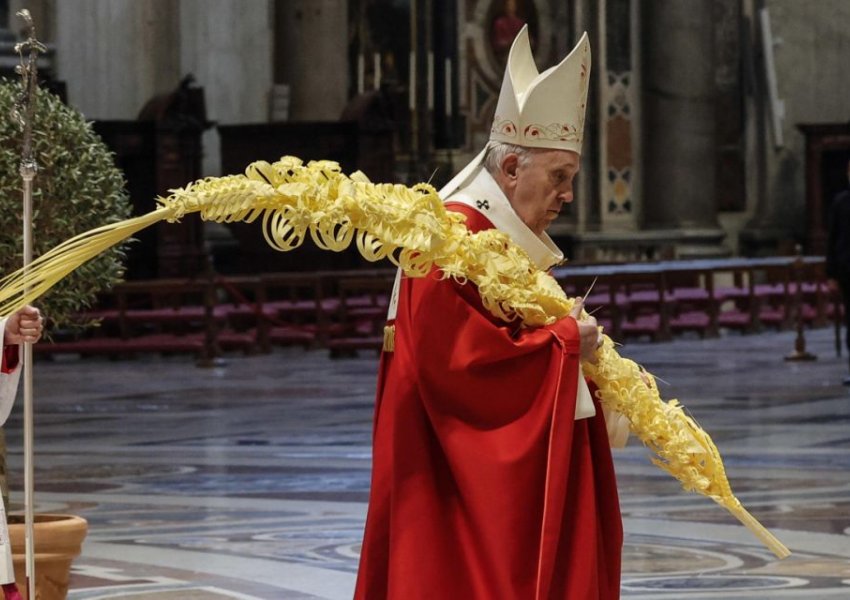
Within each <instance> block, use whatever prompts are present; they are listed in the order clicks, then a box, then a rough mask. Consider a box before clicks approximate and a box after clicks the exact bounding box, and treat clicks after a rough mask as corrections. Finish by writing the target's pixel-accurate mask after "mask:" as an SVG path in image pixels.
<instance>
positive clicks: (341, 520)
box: [0, 0, 850, 600]
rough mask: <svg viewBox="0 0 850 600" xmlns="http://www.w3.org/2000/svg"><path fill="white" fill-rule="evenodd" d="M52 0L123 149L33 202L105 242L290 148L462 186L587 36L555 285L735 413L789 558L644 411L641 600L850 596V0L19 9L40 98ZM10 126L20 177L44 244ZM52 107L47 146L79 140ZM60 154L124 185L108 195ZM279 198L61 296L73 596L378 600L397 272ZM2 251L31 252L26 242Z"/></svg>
mask: <svg viewBox="0 0 850 600" xmlns="http://www.w3.org/2000/svg"><path fill="white" fill-rule="evenodd" d="M24 8H26V9H27V10H29V12H30V14H31V16H32V19H33V22H34V23H35V25H36V28H37V29H36V33H37V36H38V39H39V40H40V41H42V42H43V43H44V48H43V51H42V52H41V53H40V56H39V58H38V60H37V64H38V73H39V78H38V86H39V87H40V92H39V93H42V94H50V95H51V98H53V97H55V98H56V99H57V106H58V107H59V108H56V109H55V110H57V111H58V110H66V111H69V113H73V114H74V115H78V116H79V122H80V123H84V124H85V125H81V126H80V127H81V128H82V129H85V130H86V133H85V135H87V136H89V135H90V136H93V138H92V139H94V140H96V141H95V142H92V143H96V144H97V145H98V147H99V148H103V152H104V154H103V155H104V156H108V161H107V162H108V163H109V165H108V167H102V165H101V164H100V163H97V164H95V163H87V162H85V161H87V160H89V154H90V153H88V152H82V151H80V149H79V147H75V146H70V147H68V148H65V149H64V150H65V151H66V152H67V154H63V155H61V156H66V157H67V156H71V157H72V159H69V164H70V163H73V164H74V165H76V167H74V168H70V167H68V166H67V165H66V164H65V163H63V162H62V160H65V159H62V160H54V159H52V158H50V157H51V156H53V154H51V153H49V152H47V153H46V154H45V156H46V158H43V159H41V160H42V161H43V163H44V164H42V165H41V167H42V168H41V170H40V171H39V173H38V174H37V175H36V179H35V186H36V197H35V200H36V202H39V201H45V202H46V201H47V200H48V199H49V200H51V201H53V200H55V202H54V206H53V207H52V208H50V209H48V208H46V207H45V208H43V209H42V208H39V206H38V205H37V206H36V213H37V215H36V218H37V219H38V213H39V212H41V214H42V215H49V216H47V217H42V219H47V220H51V219H52V220H53V221H56V222H62V223H65V221H68V227H69V229H68V230H67V231H69V232H73V233H78V232H80V231H82V230H85V229H88V228H89V227H94V226H95V224H97V223H99V221H98V219H99V215H103V218H104V219H107V218H108V219H109V220H110V221H111V222H114V221H117V220H120V219H122V218H127V217H141V216H143V215H146V214H148V213H150V212H151V211H153V210H155V209H156V208H157V200H156V199H157V198H160V199H161V198H165V197H168V196H169V194H171V193H173V191H174V190H176V189H179V188H183V187H184V186H187V185H188V184H190V183H191V182H193V181H197V180H200V179H203V178H208V177H222V176H227V175H237V174H241V173H243V172H245V171H246V168H247V167H248V166H249V165H250V164H251V163H254V162H255V161H269V162H274V161H276V160H279V159H280V158H281V157H283V156H295V157H298V158H300V159H302V160H304V161H305V162H306V161H319V160H329V161H333V162H334V163H336V164H337V165H338V167H339V170H340V171H341V172H342V173H346V174H351V173H355V172H361V173H362V174H363V176H365V177H367V178H368V179H369V180H370V181H372V182H376V183H393V184H403V185H407V186H413V185H415V184H419V183H421V182H428V183H429V184H431V185H433V186H434V187H435V188H439V187H440V186H442V185H443V184H445V183H446V182H447V181H448V180H449V179H451V177H452V176H453V175H454V174H455V173H456V172H457V171H458V170H459V169H461V168H462V167H463V166H464V165H465V164H466V163H467V162H468V161H469V160H470V159H471V158H472V157H473V156H475V155H476V154H477V153H478V152H479V151H480V150H481V149H482V148H483V147H484V145H485V144H486V143H487V141H488V136H489V135H490V132H491V123H492V121H493V117H494V111H495V109H496V104H497V101H498V98H499V93H500V86H501V85H502V78H503V73H504V71H505V67H506V61H507V57H508V51H509V48H510V46H511V43H512V41H513V39H514V37H515V35H516V34H517V32H518V31H520V29H521V28H522V27H524V26H527V28H528V32H529V37H530V43H531V48H532V51H533V54H534V59H535V61H536V65H537V67H538V68H539V70H540V71H544V70H545V69H548V68H549V67H552V66H553V65H556V64H558V62H559V61H560V60H561V59H562V58H563V57H564V56H565V55H566V54H567V53H568V52H569V51H570V49H571V48H573V46H574V45H575V44H576V42H577V41H578V40H579V39H580V38H581V36H582V34H583V33H584V32H587V34H588V36H589V40H590V46H591V48H592V67H591V69H590V84H589V93H588V101H587V112H586V119H585V121H584V141H583V144H582V154H581V169H580V172H579V175H578V176H577V179H576V183H575V198H574V200H573V201H572V202H571V203H570V204H568V205H567V206H566V207H565V209H564V210H563V211H562V212H561V213H560V215H559V216H558V217H557V219H556V220H555V221H554V222H553V223H552V225H551V227H550V228H549V230H548V233H549V234H550V235H551V237H552V239H553V240H554V241H555V243H556V244H557V245H558V246H559V247H560V248H561V250H562V251H563V253H564V255H565V257H566V261H565V262H564V264H561V265H558V266H557V267H556V268H554V269H553V270H552V271H551V275H552V277H553V278H554V281H555V282H556V283H557V284H558V286H559V287H560V288H561V289H563V291H564V292H565V293H566V295H567V296H569V297H581V296H586V298H587V307H588V310H591V309H592V310H593V314H594V315H595V317H596V318H597V319H598V322H599V324H600V325H601V326H602V327H603V328H604V331H605V332H606V333H607V334H608V335H610V336H611V338H612V339H613V340H614V341H615V343H616V344H617V345H618V346H617V348H618V351H619V352H620V354H622V355H623V356H625V357H627V358H631V359H633V360H635V361H636V362H638V363H640V364H641V365H642V366H644V367H645V368H646V369H647V370H648V371H650V372H652V373H653V374H654V375H655V376H656V377H657V378H658V381H659V382H661V387H660V392H661V396H662V397H663V398H664V399H665V400H671V399H678V400H679V401H680V402H681V403H682V404H683V405H684V406H685V407H686V411H687V414H688V415H690V416H691V417H692V418H693V419H694V420H695V421H696V422H698V423H699V424H700V426H702V427H703V428H704V429H705V430H706V431H707V432H709V433H710V434H711V436H712V438H713V440H714V442H715V443H716V445H717V447H718V449H719V451H720V454H721V455H722V457H723V459H724V464H725V469H726V473H727V475H728V478H729V482H730V484H731V486H732V489H733V491H734V492H735V493H736V495H737V497H738V498H739V499H740V500H741V502H742V503H743V504H744V506H745V507H746V508H747V509H748V510H749V511H750V513H752V514H753V516H755V517H756V518H757V519H758V520H759V521H761V523H762V524H763V525H765V526H766V527H767V528H768V529H769V530H770V531H771V532H772V533H773V534H774V535H775V536H776V537H777V538H778V539H779V540H781V541H782V542H783V543H784V544H785V545H786V546H787V547H788V548H789V549H790V551H791V555H790V557H788V558H784V559H780V558H778V557H777V556H775V555H774V554H773V553H771V551H770V550H769V549H768V548H767V547H765V545H763V544H762V543H761V542H760V541H759V539H758V538H757V537H755V536H754V535H753V534H752V533H751V532H750V531H748V529H747V528H746V527H745V526H744V525H742V524H741V523H740V522H739V521H738V520H736V519H735V518H734V517H733V516H732V515H731V514H729V513H728V512H727V511H725V510H724V509H723V508H722V507H721V506H719V505H718V504H716V503H714V502H712V501H711V499H709V498H706V497H704V496H701V495H699V494H696V493H693V492H687V491H684V490H683V489H681V486H680V485H679V484H678V483H677V482H676V481H675V480H674V479H672V478H671V477H670V476H669V475H667V474H665V473H664V472H662V471H661V470H659V469H658V468H656V466H654V465H653V464H652V462H651V460H650V459H651V456H650V452H649V450H648V449H647V448H646V447H645V446H644V444H643V443H641V441H640V440H639V439H637V437H636V436H635V435H632V436H631V438H630V440H629V442H628V444H627V446H626V447H625V448H623V449H618V450H615V451H614V462H615V470H616V476H617V485H618V490H619V501H620V507H621V511H622V515H623V525H624V530H625V543H624V549H623V567H622V584H621V597H622V598H629V599H647V600H648V599H661V600H663V599H671V600H673V599H677V600H678V599H682V598H688V599H690V598H694V599H704V600H715V599H716V600H720V599H721V598H722V599H730V598H731V599H739V598H740V599H764V600H768V599H770V600H774V599H782V598H800V599H803V598H805V599H807V600H821V599H823V600H829V599H833V598H834V599H839V598H847V597H850V537H848V536H850V517H848V515H850V434H848V428H847V425H848V422H850V397H849V396H848V393H849V392H848V390H850V387H847V386H846V385H844V384H846V383H847V382H846V381H845V378H846V376H847V375H848V357H847V354H848V353H850V351H848V350H847V348H848V346H847V345H846V336H847V335H850V332H848V331H846V330H845V329H844V324H845V319H844V311H845V309H844V307H843V306H842V303H841V300H840V295H839V294H837V292H836V290H835V288H834V286H832V285H831V284H830V282H829V281H828V277H827V273H826V270H825V268H826V263H825V259H824V254H825V252H826V247H827V239H828V231H829V228H830V226H831V225H832V224H831V223H830V222H829V212H828V209H829V205H830V202H831V200H832V198H833V197H835V196H836V194H838V193H839V192H841V191H842V190H844V189H846V188H847V185H848V181H847V177H848V170H847V165H848V162H850V104H848V102H847V100H846V99H847V98H848V97H850V80H849V79H848V78H847V77H846V56H847V49H848V47H850V28H848V27H847V25H848V24H850V4H848V3H847V2H846V1H845V0H820V1H819V2H817V3H809V2H801V1H799V0H252V1H251V2H244V1H242V2H240V1H238V0H0V78H2V79H5V81H3V82H0V104H2V103H3V102H4V100H3V98H4V97H6V96H8V97H9V98H11V97H12V95H11V92H9V93H7V92H4V91H3V88H4V86H8V89H15V90H17V89H18V87H17V86H20V79H21V78H20V75H19V73H16V71H15V68H16V66H18V65H19V64H21V61H22V60H25V57H22V56H21V55H20V53H19V52H18V50H17V49H16V44H18V43H20V42H21V41H24V40H26V38H27V36H28V35H30V34H31V31H28V30H27V29H26V27H25V23H23V22H22V20H21V19H20V18H19V17H18V16H16V13H18V11H20V10H21V9H24ZM15 93H17V92H15ZM51 106H52V105H51ZM63 107H64V108H63ZM51 110H53V109H51ZM8 121H9V123H7V124H6V125H2V127H0V134H1V135H0V165H2V169H3V170H4V171H5V172H4V173H2V174H0V190H2V194H0V197H6V198H8V200H6V201H7V203H8V206H7V210H6V211H4V212H6V213H7V215H8V216H7V217H6V219H7V220H6V222H4V225H5V227H4V228H6V229H9V230H14V231H15V232H17V231H20V227H21V217H20V211H19V209H18V203H19V195H20V185H19V183H18V179H17V178H18V171H17V169H18V163H17V160H18V159H17V156H18V153H19V151H20V150H19V149H20V144H19V142H17V141H16V140H17V136H18V133H17V131H18V130H17V129H15V128H14V127H13V124H12V118H11V117H10V118H9V119H8ZM45 122H46V121H44V120H42V121H39V120H38V119H36V121H35V123H36V124H35V130H34V131H33V135H34V136H35V138H34V139H35V140H36V142H37V143H36V147H37V148H43V147H48V146H51V145H55V146H57V147H59V146H61V145H62V142H60V141H58V140H59V139H60V138H59V137H56V138H55V139H51V138H50V136H51V135H57V136H58V135H59V133H56V132H58V131H59V130H56V129H51V130H49V131H50V132H53V133H47V131H48V130H47V129H46V126H45V125H43V124H44V123H45ZM7 125H8V127H7ZM38 127H45V129H44V132H43V133H42V134H39V129H38ZM39 135H41V136H42V137H41V141H40V142H39V141H38V140H39ZM75 135H76V134H75ZM81 135H82V134H81ZM74 139H76V138H74ZM86 139H89V138H86ZM7 142H8V143H7ZM39 143H40V144H42V146H39V145H38V144H39ZM60 150H62V148H60ZM98 156H100V155H98ZM51 161H53V162H51ZM89 164H91V167H89ZM62 168H65V169H67V170H70V171H75V172H74V174H73V176H74V177H75V178H77V179H72V180H71V181H74V182H76V181H80V180H82V179H85V178H86V174H87V173H91V174H92V176H91V177H90V178H96V179H97V181H99V182H100V181H102V180H103V179H104V177H106V178H108V177H107V176H105V175H104V176H102V175H101V172H100V171H99V170H98V171H89V170H88V169H90V168H91V169H101V168H108V169H111V170H110V171H108V172H109V173H114V174H115V175H114V176H115V177H117V179H116V181H119V182H120V184H119V186H118V188H117V189H115V190H112V191H110V194H114V195H110V196H109V199H108V201H104V202H106V203H100V204H96V205H95V204H92V205H91V206H88V205H86V204H85V202H83V204H80V203H79V202H78V201H77V200H76V199H75V198H73V195H74V194H73V192H67V193H66V192H65V191H64V190H66V189H68V188H69V184H67V183H65V182H64V180H63V179H62V178H61V176H62V172H61V171H62ZM106 172H107V171H104V173H106ZM95 174H96V177H94V175H95ZM109 177H112V175H109ZM54 179H55V181H57V182H59V183H56V184H55V185H54V184H53V183H52V182H53V181H54ZM41 182H43V183H41ZM63 186H64V187H63ZM70 187H73V186H70ZM57 190H58V191H57ZM65 196H68V197H67V198H66V197H65ZM113 198H114V203H119V204H120V207H118V208H116V206H115V204H109V203H112V202H113V200H112V199H113ZM63 201H64V202H67V204H62V203H61V202H63ZM89 219H93V220H92V221H91V224H89V223H90V220H89ZM260 221H261V219H259V220H257V222H253V223H247V222H227V223H224V222H214V221H213V220H206V221H204V220H202V219H200V218H198V217H197V216H195V215H186V216H185V217H184V218H181V219H179V223H164V222H163V223H158V224H156V225H155V226H152V227H150V228H148V229H146V230H142V231H139V232H137V233H135V234H134V236H133V241H132V242H131V243H128V244H126V245H124V246H123V247H122V249H121V250H120V253H119V254H116V255H114V257H113V260H115V261H118V262H115V263H114V265H113V266H112V267H110V269H113V270H114V272H115V274H114V275H113V274H112V273H113V271H109V275H108V276H109V277H110V278H111V279H110V281H109V282H108V285H102V284H101V283H98V286H100V285H102V287H95V286H94V285H93V284H91V285H89V286H88V289H87V292H86V293H87V294H89V295H88V296H87V300H86V301H85V302H82V303H80V304H79V305H76V306H74V307H73V308H72V309H69V308H68V307H67V303H66V301H65V300H64V299H63V300H61V301H54V303H53V304H47V303H46V304H44V308H43V310H44V312H45V313H46V314H47V316H48V317H52V318H53V319H52V321H53V328H52V329H51V331H50V335H49V336H48V339H45V340H43V341H41V342H39V343H38V344H36V345H35V347H34V354H35V359H34V361H33V362H34V364H33V370H34V395H35V399H34V413H35V414H34V421H35V444H34V475H35V484H34V487H35V495H34V508H35V511H36V513H61V514H74V515H79V516H81V517H83V518H84V519H85V520H86V521H87V522H88V533H87V535H86V538H85V541H84V543H83V546H82V549H81V553H80V554H79V556H77V557H76V558H75V559H74V561H73V563H72V565H71V567H70V568H71V571H70V579H69V580H68V581H67V588H68V590H67V598H69V599H71V600H84V599H85V600H95V599H99V600H111V599H115V600H117V599H123V598H126V599H136V600H145V599H148V598H151V599H154V598H156V599H160V598H162V599H174V600H178V599H179V600H184V599H185V600H219V599H220V600H224V599H227V598H235V599H243V600H260V599H268V600H331V599H333V600H336V599H347V598H351V597H352V594H353V591H354V585H355V578H356V574H357V568H358V560H359V556H360V550H361V542H362V539H363V529H364V523H365V516H366V508H367V501H368V497H369V487H370V473H371V466H372V458H373V457H372V436H373V413H374V408H375V391H376V390H375V387H376V377H377V372H378V367H379V356H380V352H381V350H382V348H384V349H386V348H387V346H386V344H387V341H386V337H385V329H384V325H385V323H386V315H387V310H388V306H389V305H390V303H391V299H390V293H391V290H392V287H393V281H394V279H395V275H396V269H395V268H394V267H393V265H392V264H390V262H389V261H386V260H385V261H378V262H370V261H368V260H366V259H364V257H363V255H362V252H358V251H357V249H356V248H355V247H354V245H352V246H351V247H349V248H347V249H344V250H343V251H341V252H328V251H326V250H324V249H322V248H320V246H319V245H318V244H316V243H314V242H313V241H311V240H310V239H306V240H305V241H304V243H303V244H301V245H300V246H299V247H297V248H296V249H293V250H292V251H287V252H280V251H278V250H276V249H274V248H272V247H270V245H269V243H268V239H267V237H266V236H264V229H265V228H266V224H265V223H262V224H261V223H260ZM83 224H86V225H85V226H83ZM40 227H41V228H42V230H44V231H48V230H49V231H50V232H51V233H52V231H53V229H52V228H51V227H48V223H45V221H44V220H43V221H42V225H39V222H38V220H36V224H35V235H36V237H38V235H39V228H40ZM57 231H62V232H63V233H62V237H60V238H59V239H49V240H44V244H45V247H52V246H53V245H55V244H57V243H59V242H60V241H62V240H63V239H64V238H65V237H69V236H70V234H68V235H66V234H65V233H64V232H65V231H66V230H64V229H58V230H57ZM2 243H3V247H4V248H6V249H9V248H13V249H15V250H14V251H11V252H8V254H9V255H10V257H9V259H8V260H7V262H6V263H3V268H4V269H9V270H10V271H11V270H14V269H16V268H18V265H19V264H20V260H21V252H20V250H17V249H16V248H17V247H18V246H19V245H20V243H21V242H20V237H19V235H18V234H15V235H14V236H12V235H11V234H10V235H7V238H4V239H2ZM12 258H14V259H15V260H17V261H18V262H17V263H15V262H13V261H12ZM104 272H105V271H104ZM104 277H106V275H104ZM0 285H2V282H0ZM87 285H88V284H87ZM63 298H64V296H63ZM45 302H48V299H45ZM36 304H38V303H36ZM54 307H55V308H54ZM51 311H54V312H53V313H51ZM60 315H61V317H62V318H63V319H64V318H68V322H69V323H70V322H74V323H83V324H87V325H82V326H81V325H78V324H75V325H74V326H71V325H68V324H66V322H65V321H64V320H60V318H59V317H60ZM20 395H21V394H20V393H19V399H18V402H17V403H16V405H15V407H14V409H13V411H12V414H11V416H10V417H9V420H8V421H7V422H6V424H5V426H4V430H5V444H6V450H5V454H6V465H5V472H4V474H5V478H6V481H7V485H8V488H9V496H8V500H7V502H8V507H9V511H8V512H10V513H12V514H16V513H21V512H22V511H23V510H24V501H25V500H24V496H23V492H22V489H23V487H24V486H25V480H24V474H23V472H24V470H25V464H24V462H25V461H24V454H25V451H24V434H23V428H24V421H25V414H24V408H23V406H22V404H23V403H22V402H21V398H20ZM16 560H17V559H16ZM16 564H17V563H16ZM59 587H62V586H61V585H60V586H59ZM447 600H455V599H447ZM458 600H459V599H458ZM576 600H581V599H576Z"/></svg>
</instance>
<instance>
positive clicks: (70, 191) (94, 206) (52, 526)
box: [0, 80, 131, 600]
mask: <svg viewBox="0 0 850 600" xmlns="http://www.w3.org/2000/svg"><path fill="white" fill-rule="evenodd" d="M20 87H21V86H20V83H19V82H17V81H6V80H0V115H6V116H4V117H0V275H4V274H7V273H11V272H13V271H15V270H16V269H18V268H20V266H21V264H22V243H23V242H22V237H23V227H22V222H21V213H22V209H21V198H22V191H21V190H22V182H21V177H20V174H19V164H20V160H21V134H20V131H19V130H18V127H17V125H16V123H15V121H14V120H13V119H12V118H10V117H8V115H10V113H11V111H12V108H13V105H14V103H15V100H16V98H17V95H18V94H19V91H20ZM33 151H34V156H35V159H36V161H37V162H38V165H39V170H38V173H37V175H36V178H35V181H34V189H33V255H34V256H35V257H38V256H39V255H40V254H42V253H43V252H46V251H47V250H49V249H50V248H52V247H54V246H56V245H57V244H59V243H60V242H62V241H64V240H66V239H68V238H70V237H72V236H73V235H75V234H77V233H80V232H83V231H87V230H89V229H92V228H94V227H97V226H99V225H103V224H106V223H112V222H116V221H120V220H123V219H126V218H127V217H128V216H129V215H130V211H131V205H130V201H129V198H128V196H127V193H126V191H125V185H124V178H123V176H122V174H121V172H120V171H119V170H118V169H117V168H116V166H115V162H114V160H113V156H112V154H111V152H110V151H109V150H108V149H107V147H106V146H105V145H104V144H103V142H102V141H101V140H100V138H99V137H98V136H97V135H96V134H95V133H94V132H93V130H92V128H91V125H90V124H89V123H87V122H86V120H85V119H84V118H83V116H82V115H81V114H80V113H78V112H76V111H75V110H73V109H71V108H69V107H67V106H66V105H64V104H63V103H62V102H61V101H60V100H59V99H58V98H56V97H55V96H52V95H51V94H49V93H47V92H41V91H40V92H39V93H38V97H37V103H36V114H35V118H34V122H33ZM122 258H123V253H122V251H121V249H120V248H119V249H115V250H112V251H110V252H107V253H106V254H103V255H101V256H100V257H98V258H97V259H95V260H93V261H91V262H90V263H88V264H86V265H84V266H83V267H82V268H80V269H78V270H77V271H76V272H74V273H73V274H71V275H70V276H68V277H67V278H66V279H65V280H64V281H62V282H60V283H59V284H57V285H56V287H55V288H54V289H53V290H51V291H50V292H49V293H48V294H46V295H45V296H44V297H43V298H42V299H41V300H40V301H39V308H40V309H41V311H42V313H43V314H44V315H45V317H46V318H47V322H48V331H49V330H51V329H52V330H58V329H63V330H68V329H79V328H82V327H85V326H86V325H88V324H87V323H84V322H80V321H79V319H77V318H75V314H77V313H78V312H79V311H80V310H81V309H84V308H86V307H88V306H90V305H91V303H92V302H93V301H94V300H95V298H96V294H97V293H98V292H100V291H102V290H105V289H108V288H109V287H110V286H112V285H114V284H115V283H117V282H119V281H120V280H121V278H122V276H123V266H122ZM40 343H49V342H44V341H43V342H40ZM36 383H37V374H36ZM0 433H2V432H0ZM0 444H2V447H0V477H2V481H0V485H2V488H3V500H4V502H5V504H6V506H8V490H7V486H6V477H5V473H6V469H5V458H6V453H5V439H3V440H0ZM15 520H16V519H15V517H11V518H10V519H9V521H10V538H11V540H12V548H13V553H14V554H15V556H14V562H15V576H16V579H17V580H18V587H19V589H20V591H21V592H22V593H23V594H24V595H26V586H25V585H24V572H23V571H24V568H23V560H24V557H23V552H24V551H23V543H24V542H23V537H24V535H23V524H22V523H20V521H22V519H20V521H19V523H20V524H15ZM35 528H36V532H35V552H36V589H37V590H38V591H37V595H38V597H39V599H40V600H47V599H48V598H65V596H66V594H67V590H68V576H69V569H70V565H71V560H73V558H74V557H75V556H77V555H78V554H79V553H80V548H81V544H82V540H83V538H84V537H85V534H86V521H85V520H84V519H81V518H79V517H74V516H72V515H36V520H35ZM66 533H69V534H70V536H71V537H70V538H69V539H60V538H62V537H64V534H66ZM16 540H17V541H16ZM60 555H61V556H60ZM63 571H64V573H63Z"/></svg>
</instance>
